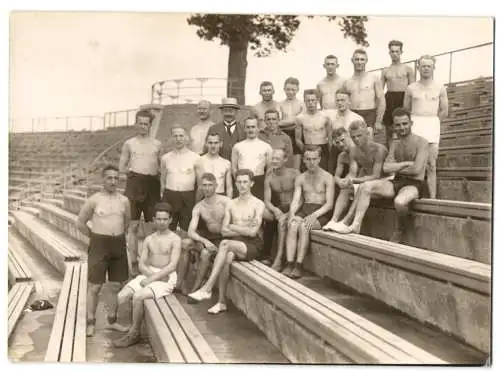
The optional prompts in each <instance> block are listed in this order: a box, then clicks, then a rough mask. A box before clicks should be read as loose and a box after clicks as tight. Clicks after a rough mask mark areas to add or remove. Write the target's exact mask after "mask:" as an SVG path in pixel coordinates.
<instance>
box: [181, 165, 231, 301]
mask: <svg viewBox="0 0 500 372" xmlns="http://www.w3.org/2000/svg"><path fill="white" fill-rule="evenodd" d="M200 189H201V192H202V193H203V196H204V198H203V199H202V200H201V201H200V202H198V203H197V204H196V205H195V206H194V208H193V215H192V218H191V222H190V223H189V228H188V233H187V235H188V238H186V239H183V241H182V256H181V260H180V262H179V266H178V281H177V288H179V289H180V290H181V292H182V293H184V294H187V293H189V292H194V291H196V290H197V289H198V288H200V286H201V283H202V281H203V279H204V278H205V275H206V274H207V271H208V269H209V267H210V258H211V257H213V256H214V255H215V254H216V253H217V250H218V248H219V244H220V242H221V241H222V239H223V236H222V234H221V228H222V220H223V218H224V212H225V208H226V205H227V203H228V202H229V200H231V199H229V198H227V197H226V196H224V195H219V194H216V193H215V190H216V189H217V180H216V178H215V176H214V175H213V174H212V173H204V174H203V175H202V176H201V182H200ZM190 252H192V253H195V252H196V253H198V254H199V262H198V272H197V273H196V278H195V282H194V285H193V287H192V288H191V291H188V289H187V288H186V285H185V283H184V279H185V276H186V273H187V271H188V266H189V253H190Z"/></svg>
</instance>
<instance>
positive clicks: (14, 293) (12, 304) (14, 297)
mask: <svg viewBox="0 0 500 372" xmlns="http://www.w3.org/2000/svg"><path fill="white" fill-rule="evenodd" d="M22 288H23V287H22V286H19V285H16V284H14V285H13V286H12V288H11V289H10V291H9V295H8V309H7V318H8V319H10V318H11V317H12V314H13V313H14V309H15V308H16V305H17V303H18V301H19V298H20V297H21V293H22Z"/></svg>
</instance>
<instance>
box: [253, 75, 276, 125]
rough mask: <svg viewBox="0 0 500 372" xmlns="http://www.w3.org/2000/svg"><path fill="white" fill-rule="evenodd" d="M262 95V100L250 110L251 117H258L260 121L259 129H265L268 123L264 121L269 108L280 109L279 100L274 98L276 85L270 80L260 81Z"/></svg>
mask: <svg viewBox="0 0 500 372" xmlns="http://www.w3.org/2000/svg"><path fill="white" fill-rule="evenodd" d="M259 93H260V96H261V97H262V101H260V102H259V103H257V104H256V105H255V106H254V107H253V108H252V110H251V111H250V117H253V118H256V119H257V122H258V129H259V130H260V129H264V128H265V127H266V124H265V122H264V120H265V118H264V116H265V113H266V111H267V110H269V109H274V110H277V109H278V106H279V104H278V102H276V101H275V100H274V99H273V96H274V86H273V83H271V82H270V81H263V82H262V83H260V88H259Z"/></svg>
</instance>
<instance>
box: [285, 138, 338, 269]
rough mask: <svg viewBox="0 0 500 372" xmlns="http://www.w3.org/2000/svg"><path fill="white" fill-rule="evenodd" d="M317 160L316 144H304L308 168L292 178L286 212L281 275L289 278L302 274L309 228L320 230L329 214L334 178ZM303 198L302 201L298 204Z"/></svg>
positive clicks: (317, 149) (319, 149) (318, 152)
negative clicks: (286, 230)
mask: <svg viewBox="0 0 500 372" xmlns="http://www.w3.org/2000/svg"><path fill="white" fill-rule="evenodd" d="M320 159H321V148H320V147H319V146H310V145H308V146H306V147H305V149H304V163H305V166H306V169H307V170H306V171H305V172H304V173H302V174H301V175H299V176H298V177H297V178H296V179H295V190H294V192H293V199H292V203H291V205H290V211H289V212H288V233H287V239H286V260H287V265H286V267H285V269H284V270H283V275H286V276H289V277H290V278H300V277H301V276H302V262H303V261H304V258H305V257H306V254H307V248H308V247H309V233H310V231H311V230H313V229H314V230H319V229H321V227H322V226H324V225H325V224H326V223H327V222H328V221H329V220H330V218H331V216H332V209H333V199H334V180H333V176H332V175H331V174H330V173H328V172H327V171H325V170H324V169H322V168H321V167H320V166H319V163H320ZM302 199H303V200H304V203H303V204H302V205H301V200H302ZM297 246H298V247H297Z"/></svg>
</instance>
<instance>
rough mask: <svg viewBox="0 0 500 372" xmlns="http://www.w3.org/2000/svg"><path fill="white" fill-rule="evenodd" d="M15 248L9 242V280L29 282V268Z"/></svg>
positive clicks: (12, 281)
mask: <svg viewBox="0 0 500 372" xmlns="http://www.w3.org/2000/svg"><path fill="white" fill-rule="evenodd" d="M16 249H17V248H16V247H15V246H14V245H12V244H9V256H8V260H9V265H8V267H9V282H10V283H19V282H29V281H31V270H30V269H29V267H28V265H26V263H25V262H24V260H23V258H22V257H21V255H20V254H19V252H16Z"/></svg>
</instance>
